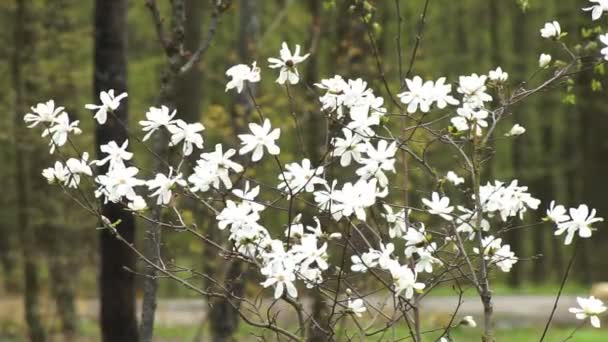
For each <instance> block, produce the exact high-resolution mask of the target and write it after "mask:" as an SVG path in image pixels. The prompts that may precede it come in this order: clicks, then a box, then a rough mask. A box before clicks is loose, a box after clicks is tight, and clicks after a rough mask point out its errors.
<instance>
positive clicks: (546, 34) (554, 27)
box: [540, 21, 562, 38]
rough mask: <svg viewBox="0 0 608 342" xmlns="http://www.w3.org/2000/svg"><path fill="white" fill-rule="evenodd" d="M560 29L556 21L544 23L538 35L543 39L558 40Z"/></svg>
mask: <svg viewBox="0 0 608 342" xmlns="http://www.w3.org/2000/svg"><path fill="white" fill-rule="evenodd" d="M561 33H562V29H561V27H560V25H559V23H558V22H557V21H552V22H549V23H545V26H544V27H543V28H541V29H540V35H541V37H543V38H559V36H560V34H561Z"/></svg>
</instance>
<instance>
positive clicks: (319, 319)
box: [304, 0, 330, 342]
mask: <svg viewBox="0 0 608 342" xmlns="http://www.w3.org/2000/svg"><path fill="white" fill-rule="evenodd" d="M308 10H309V11H310V15H311V25H310V33H309V34H310V37H309V41H308V44H307V45H308V47H309V50H310V52H311V55H310V57H309V59H308V63H307V65H306V72H305V75H304V80H305V81H306V83H308V84H313V83H315V82H317V81H318V75H319V57H320V55H319V51H318V50H317V47H318V44H319V40H320V38H321V34H322V25H321V1H319V0H311V1H309V2H308ZM309 101H310V103H312V104H316V99H315V98H312V96H311V98H310V99H309ZM307 114H308V118H307V127H308V132H307V133H308V134H307V140H308V144H307V145H308V155H309V156H310V160H311V161H312V162H313V164H314V165H317V163H319V162H320V160H319V159H320V158H321V148H322V147H323V146H324V144H325V137H323V136H322V135H321V132H324V131H325V127H324V126H325V120H322V118H321V115H322V113H319V111H318V110H317V109H316V108H315V107H314V106H313V107H312V108H310V110H308V111H307ZM312 301H313V303H312V317H311V320H310V323H309V324H308V327H307V328H308V330H309V331H308V334H307V336H308V341H310V342H314V341H325V339H326V338H327V336H326V334H325V332H323V331H322V330H321V329H318V328H317V325H319V326H321V327H322V328H323V329H324V330H325V331H330V329H329V327H328V322H327V316H328V312H327V311H328V306H327V304H326V303H325V301H324V298H323V296H322V295H321V292H320V291H313V292H312Z"/></svg>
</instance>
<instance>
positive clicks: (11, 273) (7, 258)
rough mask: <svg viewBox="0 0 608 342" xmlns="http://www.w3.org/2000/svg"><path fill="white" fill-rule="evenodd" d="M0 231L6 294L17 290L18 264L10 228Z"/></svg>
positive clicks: (0, 257)
mask: <svg viewBox="0 0 608 342" xmlns="http://www.w3.org/2000/svg"><path fill="white" fill-rule="evenodd" d="M6 160H8V159H6ZM0 230H1V231H2V232H3V236H2V237H0V264H2V280H3V282H4V284H3V286H4V290H5V291H6V292H8V293H13V292H17V290H18V289H19V284H18V280H17V278H16V275H15V270H16V268H17V263H18V260H17V257H16V255H15V250H16V249H17V243H16V241H14V240H13V238H12V236H13V234H11V233H12V232H13V231H14V230H13V229H12V227H10V226H8V225H6V226H5V225H2V226H0Z"/></svg>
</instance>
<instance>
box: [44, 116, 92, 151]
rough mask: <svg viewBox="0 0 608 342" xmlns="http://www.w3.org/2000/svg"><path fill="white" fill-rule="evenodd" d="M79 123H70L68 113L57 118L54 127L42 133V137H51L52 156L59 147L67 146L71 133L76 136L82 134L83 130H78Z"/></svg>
mask: <svg viewBox="0 0 608 342" xmlns="http://www.w3.org/2000/svg"><path fill="white" fill-rule="evenodd" d="M79 123H80V121H78V120H76V121H72V122H70V118H69V116H68V113H66V112H63V113H61V114H59V115H58V116H57V117H55V121H54V123H53V125H52V126H51V127H50V128H47V129H45V130H44V131H43V132H42V137H46V136H48V135H50V136H51V141H50V142H49V146H51V150H50V153H51V154H53V153H55V149H56V148H57V147H61V146H63V145H65V143H66V142H67V141H68V136H69V134H70V133H72V134H75V135H78V134H80V133H82V130H81V129H80V128H78V124H79Z"/></svg>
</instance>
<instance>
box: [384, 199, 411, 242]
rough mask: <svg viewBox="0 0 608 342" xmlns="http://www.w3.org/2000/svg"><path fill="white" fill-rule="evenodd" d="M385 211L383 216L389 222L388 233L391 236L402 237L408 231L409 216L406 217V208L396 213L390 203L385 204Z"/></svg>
mask: <svg viewBox="0 0 608 342" xmlns="http://www.w3.org/2000/svg"><path fill="white" fill-rule="evenodd" d="M382 207H383V208H384V211H385V213H382V214H380V215H382V217H384V219H385V220H386V222H387V223H388V224H389V228H388V235H389V236H390V238H391V239H392V238H395V237H401V236H402V235H403V234H404V233H405V232H406V231H407V226H408V225H407V221H406V220H407V218H406V217H405V210H404V209H401V210H399V211H398V212H396V213H394V212H393V208H392V207H391V206H389V205H386V204H383V205H382Z"/></svg>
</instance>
